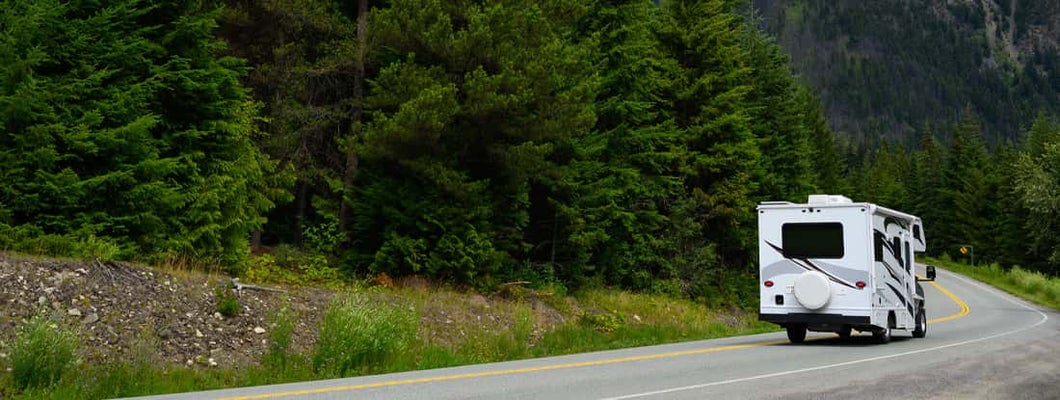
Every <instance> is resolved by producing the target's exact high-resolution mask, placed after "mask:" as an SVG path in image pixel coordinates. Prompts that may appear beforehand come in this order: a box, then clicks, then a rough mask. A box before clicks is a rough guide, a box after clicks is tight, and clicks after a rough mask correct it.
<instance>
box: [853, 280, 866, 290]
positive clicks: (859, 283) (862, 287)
mask: <svg viewBox="0 0 1060 400" xmlns="http://www.w3.org/2000/svg"><path fill="white" fill-rule="evenodd" d="M854 286H857V287H858V289H864V288H865V282H862V281H857V283H855V284H854Z"/></svg>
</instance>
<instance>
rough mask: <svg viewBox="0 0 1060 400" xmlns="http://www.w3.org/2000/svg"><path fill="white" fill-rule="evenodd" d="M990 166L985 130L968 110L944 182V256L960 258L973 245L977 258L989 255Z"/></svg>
mask: <svg viewBox="0 0 1060 400" xmlns="http://www.w3.org/2000/svg"><path fill="white" fill-rule="evenodd" d="M989 162H990V159H989V155H988V154H987V152H986V145H985V144H984V143H983V134H982V130H980V128H979V124H978V121H977V120H976V117H975V115H973V114H972V112H971V111H970V110H968V109H966V110H965V114H964V116H963V117H962V118H961V122H960V124H958V126H957V128H956V131H955V132H954V134H953V143H952V144H951V146H950V151H949V157H948V158H947V160H946V164H945V165H946V171H945V174H944V179H943V187H944V188H945V189H944V196H945V207H944V208H943V209H942V210H943V212H942V213H940V214H941V215H940V217H941V218H943V220H944V221H945V225H944V226H940V227H939V228H943V230H942V231H941V232H939V234H938V235H937V236H936V237H938V238H939V239H940V240H938V241H937V242H936V243H939V244H940V245H941V246H942V248H943V250H942V251H944V252H948V253H951V254H956V253H955V252H956V250H957V248H959V247H960V246H961V245H972V246H974V248H975V249H976V254H977V255H986V254H987V253H986V252H987V249H986V247H985V246H984V245H985V244H986V238H985V236H986V235H987V234H988V232H990V229H989V224H990V219H991V218H992V217H993V216H992V215H990V214H989V201H990V196H991V193H990V188H989V186H988V185H987V183H986V179H987V165H988V163H989Z"/></svg>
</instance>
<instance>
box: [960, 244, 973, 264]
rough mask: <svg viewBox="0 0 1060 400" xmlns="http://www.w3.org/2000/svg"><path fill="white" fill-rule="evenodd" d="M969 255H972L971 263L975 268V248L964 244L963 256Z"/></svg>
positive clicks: (962, 247) (962, 246)
mask: <svg viewBox="0 0 1060 400" xmlns="http://www.w3.org/2000/svg"><path fill="white" fill-rule="evenodd" d="M968 253H971V263H972V266H973V267H974V266H975V246H972V245H970V244H962V245H961V255H965V254H968Z"/></svg>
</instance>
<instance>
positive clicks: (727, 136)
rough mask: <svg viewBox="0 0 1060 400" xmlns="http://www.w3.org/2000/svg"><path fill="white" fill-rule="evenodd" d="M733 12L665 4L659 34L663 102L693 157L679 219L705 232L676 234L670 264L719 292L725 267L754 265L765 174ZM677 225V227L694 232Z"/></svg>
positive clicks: (709, 0) (682, 1)
mask: <svg viewBox="0 0 1060 400" xmlns="http://www.w3.org/2000/svg"><path fill="white" fill-rule="evenodd" d="M732 10H733V5H732V4H728V3H727V2H725V1H719V0H705V1H692V0H677V1H672V2H667V3H665V11H666V12H665V14H664V15H663V16H661V22H660V24H659V30H658V32H659V33H658V35H659V38H660V42H661V45H662V48H663V49H664V50H665V51H666V53H667V54H668V56H669V57H670V60H672V61H671V62H672V64H671V67H670V68H671V70H672V71H673V72H672V74H673V75H672V76H673V81H672V85H671V86H670V87H669V88H667V90H666V91H664V93H663V98H664V99H665V100H666V101H668V102H669V104H670V106H669V107H670V109H671V115H672V117H673V120H674V122H675V124H676V125H677V128H678V129H680V130H681V132H682V137H683V142H684V145H685V147H686V148H687V152H688V153H687V157H685V158H684V159H683V160H682V165H681V166H680V173H681V177H682V179H683V180H684V183H685V186H686V188H687V189H686V190H687V193H688V196H689V197H688V201H687V202H683V203H679V204H684V206H682V207H680V208H681V209H682V210H683V212H682V213H679V216H683V218H690V219H691V220H693V221H695V223H696V224H697V225H698V226H699V227H700V229H699V230H698V232H691V233H693V234H692V235H685V234H681V235H677V236H676V238H675V239H674V240H675V241H676V242H675V244H676V249H677V252H676V254H675V255H674V256H673V258H674V259H675V260H677V261H675V262H677V263H678V265H679V269H681V270H682V271H683V272H681V273H682V274H683V275H684V276H685V280H686V281H703V279H693V278H689V276H691V275H706V276H710V277H712V278H711V279H706V281H712V284H713V285H714V286H715V287H716V288H724V287H726V285H725V276H726V273H727V271H726V270H727V269H733V268H736V269H743V268H746V267H748V266H750V249H751V248H753V247H755V244H756V243H757V242H756V240H755V231H754V229H753V227H752V223H751V221H753V218H754V208H755V202H754V200H753V199H752V196H751V195H752V193H754V192H755V191H756V190H757V189H758V188H757V185H756V182H754V181H753V180H752V177H754V176H760V175H762V174H763V172H762V171H760V168H761V165H762V162H761V160H760V157H761V155H760V153H759V151H758V148H757V146H756V143H755V136H754V134H753V132H752V131H751V127H750V121H749V118H750V117H749V114H748V104H747V102H748V100H747V96H748V95H749V93H751V92H752V90H753V87H752V85H751V84H750V82H749V80H750V76H751V68H749V66H748V64H747V63H748V61H747V55H746V53H745V51H744V50H743V48H741V46H740V45H741V43H740V40H739V39H740V35H741V34H742V32H743V29H744V27H743V26H742V24H741V20H740V19H739V18H738V17H736V16H735V15H734V14H732V13H731V11H732ZM680 220H681V218H678V219H676V220H675V221H674V222H673V223H674V224H675V225H674V229H675V230H677V231H682V232H689V230H687V229H681V228H680V227H681V226H686V225H681V223H680V222H679V221H680ZM690 250H691V251H690ZM704 251H711V252H713V253H714V254H710V253H704ZM745 271H746V270H745ZM695 290H702V289H695ZM692 294H693V296H697V295H699V294H698V293H692Z"/></svg>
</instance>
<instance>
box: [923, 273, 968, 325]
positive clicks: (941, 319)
mask: <svg viewBox="0 0 1060 400" xmlns="http://www.w3.org/2000/svg"><path fill="white" fill-rule="evenodd" d="M930 283H931V286H934V287H935V289H938V290H939V291H940V292H942V294H944V295H946V297H949V298H950V300H953V302H954V303H957V306H958V307H960V308H961V311H958V312H957V313H956V314H950V315H947V316H945V317H939V318H935V319H933V320H930V321H928V322H927V323H929V324H935V323H939V322H944V321H949V320H954V319H957V318H960V317H963V316H965V315H968V313H969V312H971V311H972V310H971V309H970V308H968V304H966V303H965V302H964V300H961V298H960V297H957V296H955V295H954V294H953V293H950V291H949V290H946V288H944V287H942V285H939V284H938V283H935V282H934V281H932V282H930Z"/></svg>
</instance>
